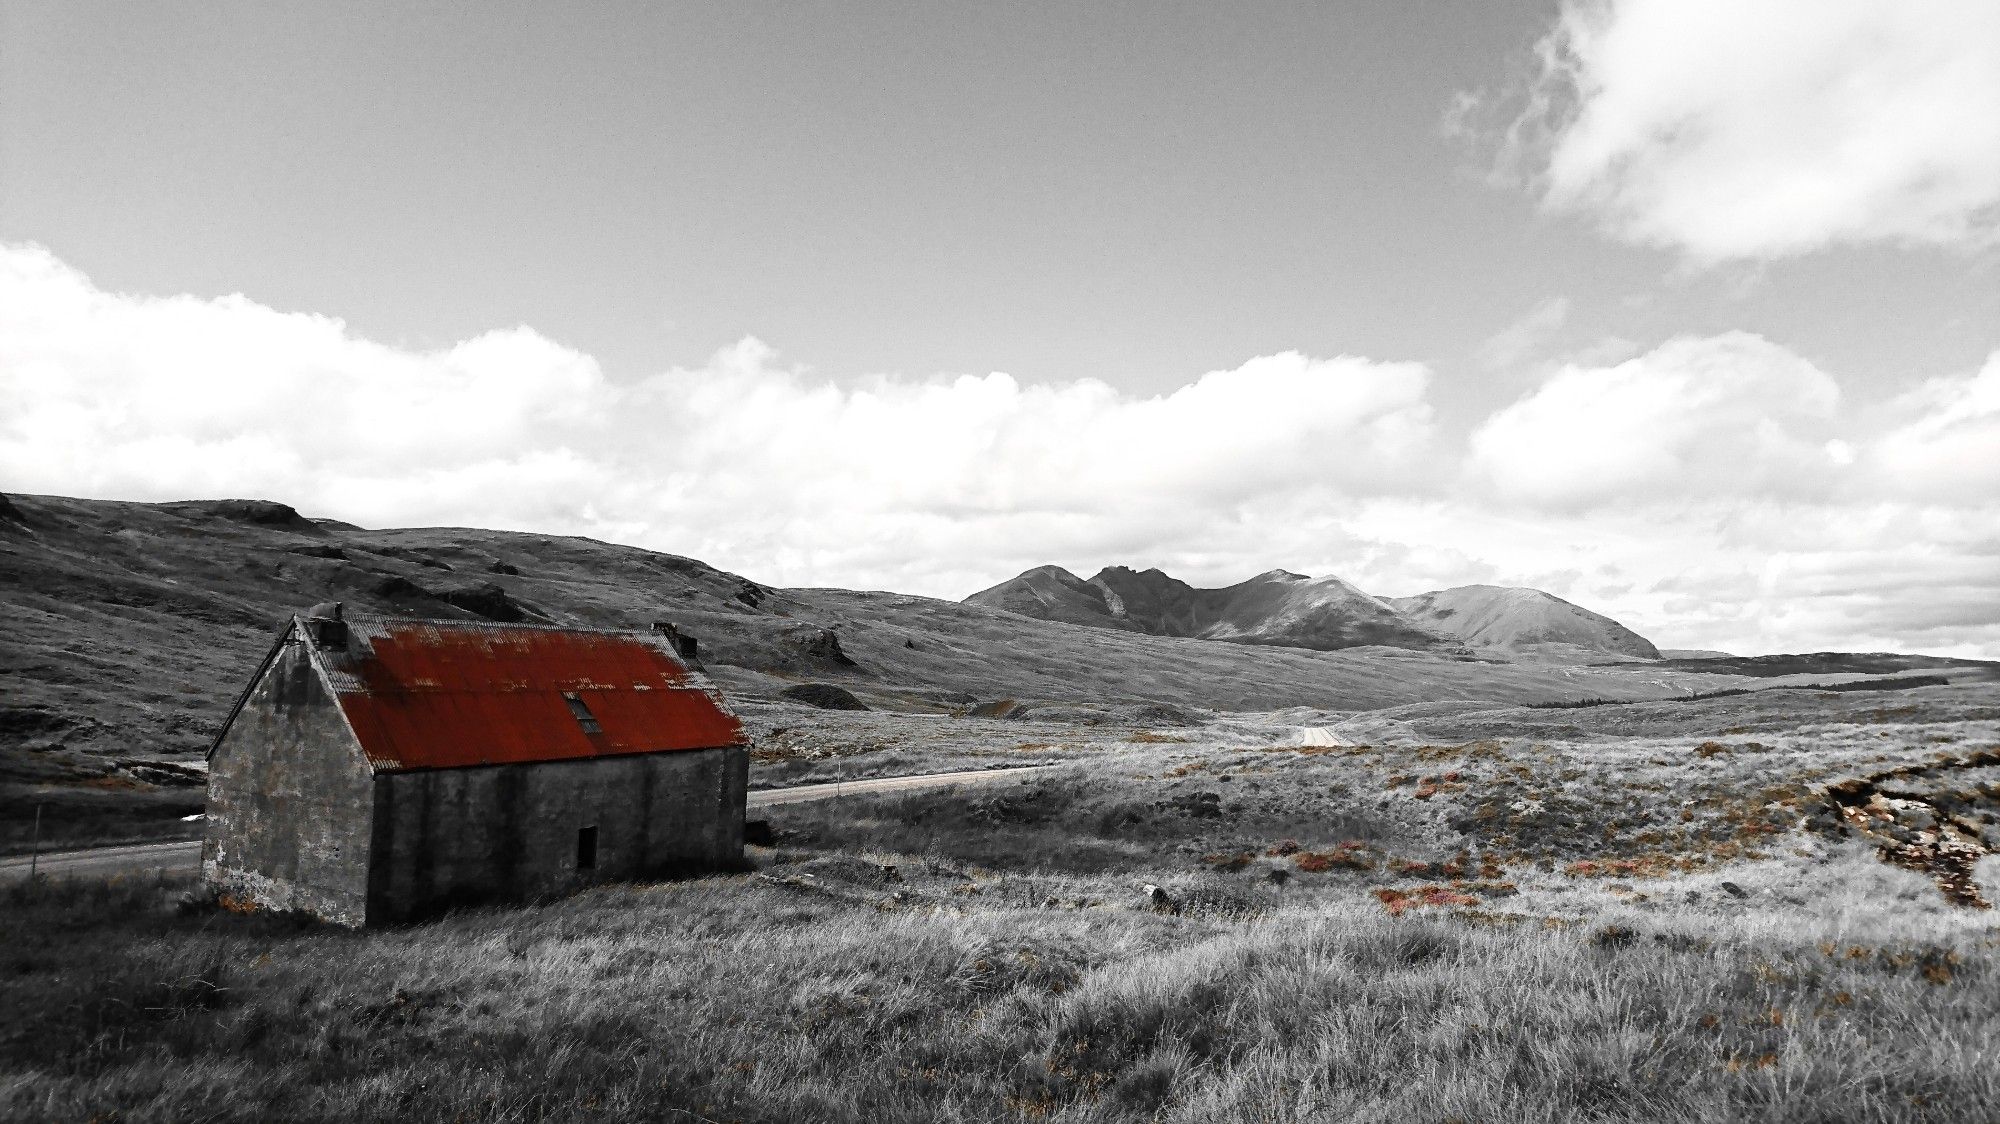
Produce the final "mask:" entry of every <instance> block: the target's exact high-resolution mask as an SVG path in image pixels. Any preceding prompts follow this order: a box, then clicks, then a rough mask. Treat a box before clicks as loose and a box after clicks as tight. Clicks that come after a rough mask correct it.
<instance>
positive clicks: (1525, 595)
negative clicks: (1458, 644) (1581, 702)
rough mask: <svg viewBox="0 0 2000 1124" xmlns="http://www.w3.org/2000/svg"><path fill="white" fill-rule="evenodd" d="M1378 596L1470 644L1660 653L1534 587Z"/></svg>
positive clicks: (1567, 652) (1645, 656)
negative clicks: (1412, 595) (1405, 595)
mask: <svg viewBox="0 0 2000 1124" xmlns="http://www.w3.org/2000/svg"><path fill="white" fill-rule="evenodd" d="M1383 600H1385V601H1386V602H1388V603H1389V604H1390V605H1393V606H1395V607H1396V608H1397V609H1400V610H1401V611H1402V612H1403V614H1404V615H1405V616H1407V617H1409V618H1410V619H1412V620H1414V621H1416V622H1419V623H1421V624H1424V625H1427V626H1429V627H1431V628H1434V629H1437V630H1438V631H1440V632H1444V633H1447V634H1449V635H1451V636H1454V637H1457V638H1458V639H1459V640H1462V641H1464V642H1465V643H1467V644H1469V645H1471V646H1473V647H1475V648H1489V649H1500V650H1503V651H1508V652H1519V653H1536V652H1539V653H1544V654H1553V655H1557V656H1562V657H1567V658H1589V657H1590V656H1592V655H1605V656H1626V657H1630V658H1632V659H1641V660H1657V659H1659V658H1660V651H1659V649H1657V648H1655V647H1653V642H1652V641H1650V640H1647V639H1646V638H1645V637H1643V636H1641V635H1639V634H1638V633H1636V632H1633V631H1632V630H1631V629H1629V628H1626V627H1625V626H1624V625H1622V624H1619V623H1618V622H1617V621H1614V620H1612V619H1611V618H1610V617H1607V616H1605V615H1603V614H1602V613H1593V612H1591V611H1590V610H1589V609H1586V608H1583V607H1582V606H1580V605H1573V604H1571V603H1570V602H1568V601H1565V600H1563V599H1562V598H1560V597H1557V596H1556V595H1555V594H1553V593H1544V592H1542V591H1541V590H1539V589H1521V588H1518V587H1510V586H1498V585H1462V586H1457V587H1455V588H1453V589H1440V590H1434V591H1432V592H1430V593H1419V594H1417V595H1416V596H1414V597H1388V598H1384V599H1383Z"/></svg>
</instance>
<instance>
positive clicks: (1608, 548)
mask: <svg viewBox="0 0 2000 1124" xmlns="http://www.w3.org/2000/svg"><path fill="white" fill-rule="evenodd" d="M1430 386H1431V375H1430V372H1429V371H1427V370H1426V369H1425V368H1424V367H1423V366H1421V365H1418V364H1413V363H1394V362H1378V361H1373V360H1368V359H1361V358H1355V357H1339V358H1332V359H1317V358H1312V357H1308V356H1305V355H1301V354H1297V353H1290V352H1287V353H1281V354H1277V355H1269V356H1264V357H1260V358H1255V359H1251V360H1249V361H1248V362H1245V363H1243V364H1241V365H1239V366H1237V367H1234V368H1230V369H1228V370H1221V371H1214V372H1211V373H1208V374H1206V375H1203V376H1201V377H1200V378H1198V379H1196V380H1194V381H1193V382H1191V383H1189V384H1187V385H1185V386H1182V387H1180V388H1179V389H1177V390H1175V391H1173V392H1171V393H1168V394H1163V395H1158V396H1150V397H1148V396H1135V395H1131V394H1127V393H1124V392H1121V391H1119V390H1117V389H1116V388H1114V387H1112V386H1110V385H1108V384H1106V383H1103V382H1101V381H1097V380H1092V379H1082V380H1078V381H1075V382H1070V383H1063V384H1056V385H1030V384H1024V383H1022V382H1020V381H1018V380H1016V379H1013V378H1011V377H1009V376H1007V375H1004V374H985V375H966V376H956V377H941V378H935V379H900V378H865V379H860V380H853V381H846V382H834V381H832V380H828V379H825V378H822V377H819V376H816V375H814V374H813V373H812V372H811V371H810V370H809V369H806V368H803V367H799V366H796V365H791V364H787V363H786V362H785V361H784V360H783V359H782V357H781V356H779V355H778V354H777V353H776V352H775V351H773V350H772V349H771V348H770V347H768V346H766V345H764V344H762V343H760V342H758V341H756V340H754V339H746V340H743V341H740V342H738V343H736V344H734V345H732V346H730V347H727V348H724V349H723V350H722V351H720V352H718V353H717V354H716V355H715V356H714V357H713V358H712V359H710V360H709V361H708V362H706V363H704V364H702V365H700V366H698V367H692V368H687V369H674V370H667V371H662V372H659V373H657V374H655V375H652V376H649V377H647V378H643V379H639V380H636V381H629V382H621V381H617V380H613V379H611V378H609V377H607V376H606V375H605V373H604V372H603V371H602V370H601V369H600V367H599V366H598V364H597V363H596V361H595V360H593V359H592V358H591V357H590V356H588V355H586V354H583V353H582V352H579V351H577V350H575V349H573V348H570V347H566V346H564V345H562V344H560V343H557V342H555V341H552V340H550V339H548V338H546V337H544V336H542V335H540V334H539V333H537V332H535V331H533V330H532V329H530V328H526V327H516V328H509V329H504V330H498V331H493V332H488V333H484V334H482V335H479V336H477V337H475V338H473V339H470V340H467V341H465V342H463V343H460V344H458V345H456V346H453V347H450V348H444V349H440V350H434V351H414V350H409V349H403V348H396V347H388V346H384V345H381V344H378V343H375V342H372V341H369V340H367V339H365V338H362V337H360V336H357V335H356V334H355V333H354V332H353V331H352V330H350V329H349V328H348V327H347V326H346V325H344V324H342V323H341V322H340V321H338V320H334V319H330V318H327V317H323V316H314V315H306V314H298V313H286V312H280V311H277V310H274V309H271V308H268V307H265V306H262V305H259V304H257V303H256V302H254V301H251V300H247V299H245V298H242V297H224V298H217V299H204V298H197V297H191V296H175V297H147V296H133V295H123V294H117V293H109V292H105V291H102V290H100V289H98V288H96V287H95V286H94V285H92V284H91V283H90V282H89V280H88V279H87V278H85V277H83V276H82V275H80V274H78V273H77V272H76V271H74V270H72V269H70V268H68V267H67V266H65V265H63V264H62V263H61V262H59V261H57V260H56V259H55V258H53V257H52V256H50V255H49V254H48V253H46V252H45V251H42V250H39V249H36V248H33V247H0V480H4V482H5V483H4V486H5V487H6V488H7V490H10V491H16V492H54V493H62V494H71V495H89V496H100V497H109V498H123V499H140V500H164V499H185V498H193V497H204V496H206V497H219V496H230V495H236V496H254V497H264V498H275V499H282V500H284V501H286V502H289V503H292V504H294V505H296V506H298V507H300V508H301V509H303V510H305V511H308V512H310V513H312V514H317V515H332V516H337V517H340V518H344V519H349V520H352V521H355V522H359V523H363V524H369V525H376V526H410V525H425V524H456V525H472V526H485V527H501V528H511V529H519V530H533V531H541V532H546V533H564V534H588V535H593V536H595V537H598V538H603V539H608V540H612V541H619V542H628V543H634V544H637V545H641V546H646V547H650V548H653V549H658V550H665V551H671V552H674V553H679V554H687V555H693V556H695V557H699V558H703V559H705V560H707V561H710V562H712V563H715V564H717V565H721V566H724V567H727V568H730V569H734V570H738V571H740V572H744V573H746V574H748V575H750V576H752V577H755V578H757V579H758V580H762V581H769V582H776V583H780V584H823V585H840V586H848V587H868V588H887V589H896V590H901V591H905V592H913V593H927V594H932V595H938V596H948V597H958V596H963V595H964V594H966V593H969V592H971V591H972V590H974V589H978V588H981V587H983V586H985V585H988V584H991V583H992V582H994V581H996V580H999V579H1000V578H1004V577H1007V576H1010V575H1011V574H1013V573H1015V572H1018V571H1019V570H1022V569H1025V568H1027V567H1028V566H1031V565H1037V564H1041V563H1044V562H1051V561H1054V562H1061V563H1065V564H1068V565H1071V566H1073V567H1076V568H1079V569H1085V570H1088V569H1091V568H1094V567H1095V566H1098V565H1104V564H1109V563H1130V564H1136V565H1161V566H1164V567H1166V568H1168V569H1170V570H1172V571H1173V572H1176V573H1178V574H1180V575H1182V576H1184V577H1187V578H1189V579H1190V580H1194V581H1198V582H1207V583H1221V582H1229V581H1237V580H1241V579H1242V578H1244V577H1247V576H1249V575H1250V574H1253V573H1257V572H1260V571H1263V570H1267V569H1269V568H1271V567H1272V566H1277V565H1282V566H1286V567H1288V568H1290V569H1294V570H1300V571H1304V572H1309V573H1337V574H1340V575H1342V576H1344V577H1347V578H1349V579H1350V580H1353V581H1355V582H1357V583H1358V584H1360V585H1361V586H1362V587H1363V588H1365V589H1370V590H1373V591H1376V592H1379V593H1384V594H1405V593H1415V592H1419V591H1421V590H1423V589H1427V588H1439V587H1442V586H1446V585H1453V584H1463V583H1467V582H1475V581H1477V582H1498V583H1504V584H1527V585H1536V586H1540V587H1542V588H1547V589H1549V590H1550V591H1551V592H1554V593H1557V594H1559V595H1561V596H1565V597H1569V598H1571V599H1572V600H1575V601H1578V602H1579V603H1582V604H1585V605H1588V606H1591V607H1593V608H1597V609H1600V610H1602V611H1605V612H1609V613H1611V614H1613V615H1614V616H1618V617H1620V618H1621V619H1625V620H1626V621H1627V623H1630V624H1631V625H1633V626H1634V627H1635V628H1638V629H1639V630H1640V631H1641V632H1642V633H1644V634H1646V635H1648V636H1650V637H1652V638H1653V639H1655V640H1656V641H1658V642H1660V643H1663V644H1668V645H1674V646H1689V647H1708V646H1719V647H1731V648H1739V649H1742V650H1752V651H1759V650H1774V649H1781V648H1789V649H1797V648H1808V647H1809V648H1830V647H1856V646H1865V647H1877V648H1890V647H1921V648H1928V649H1931V650H1940V651H1956V652H1964V653H1977V652H1986V653H1989V654H1996V655H2000V620H1995V619H1994V615H1993V612H1992V610H1991V608H1990V607H1991V606H1992V605H1994V604H2000V499H1996V498H1995V497H1996V496H2000V488H1996V487H1995V486H1994V485H1995V484H1996V482H2000V463H1996V450H2000V355H1996V356H1995V357H1994V358H1992V359H1989V360H1988V361H1987V362H1986V364H1985V365H1984V366H1983V367H1982V368H1981V369H1979V370H1978V371H1976V372H1972V373H1962V374H1958V375H1954V376H1951V377H1945V378H1940V379H1936V380H1933V381H1931V382H1929V383H1926V384H1924V385H1923V386H1922V387H1920V388H1918V389H1917V390H1914V391H1912V392H1910V393H1909V394H1906V395H1904V396H1903V397H1902V398H1900V399H1897V400H1895V401H1893V402H1889V403H1884V404H1869V403H1862V404H1858V405H1856V404H1850V403H1846V402H1845V401H1844V396H1843V395H1842V393H1841V391H1840V388H1839V386H1838V384H1837V383H1836V381H1835V379H1834V378H1833V377H1832V376H1831V375H1830V374H1828V373H1826V372H1823V371H1820V370H1819V369H1817V368H1816V367H1814V366H1813V365H1812V364H1811V363H1809V362H1808V361H1806V360H1805V359H1804V358H1802V357H1800V356H1798V355H1796V354H1794V353H1792V352H1791V351H1789V350H1787V349H1786V348H1784V347H1783V346H1781V345H1780V344H1778V343H1775V342H1772V341H1769V340H1766V339H1763V338H1761V337H1758V336H1754V335H1750V334H1747V333H1727V334H1723V335H1719V336H1713V337H1688V338H1682V339H1675V340H1669V341H1667V342H1665V343H1663V344H1660V345H1659V346H1656V347H1654V348H1652V349H1651V350H1648V351H1645V352H1643V353H1641V354H1639V355H1636V356H1633V357H1630V358H1621V359H1620V360H1618V361H1616V362H1604V363H1599V364H1596V365H1588V364H1586V363H1585V362H1584V361H1581V360H1578V361H1575V362H1572V363H1571V364H1570V365H1568V366H1566V367H1563V368H1561V369H1559V370H1556V371H1555V372H1554V373H1552V374H1550V375H1549V376H1548V377H1547V378H1546V379H1545V380H1544V381H1543V382H1541V383H1540V384H1539V385H1538V386H1536V387H1535V388H1534V389H1532V390H1530V391H1529V392H1527V393H1526V394H1524V395H1523V396H1522V398H1521V399H1520V400H1519V401H1517V402H1515V403H1514V404H1512V405H1510V406H1508V407H1506V408H1504V409H1501V410H1499V411H1497V412H1496V413H1495V414H1494V415H1493V416H1492V417H1490V418H1488V419H1487V420H1486V421H1485V422H1484V423H1483V424H1481V425H1479V426H1478V427H1477V428H1475V429H1474V431H1473V432H1472V433H1471V435H1470V437H1469V438H1457V437H1454V436H1453V435H1452V434H1451V433H1450V432H1448V431H1445V430H1443V429H1441V428H1440V427H1439V425H1438V423H1437V422H1436V421H1435V420H1434V419H1433V416H1432V411H1431V406H1430V401H1429V393H1430Z"/></svg>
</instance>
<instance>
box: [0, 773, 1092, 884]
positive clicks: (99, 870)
mask: <svg viewBox="0 0 2000 1124" xmlns="http://www.w3.org/2000/svg"><path fill="white" fill-rule="evenodd" d="M1049 768H1053V766H1050V765H1027V766H1023V767H1021V768H1016V769H966V770H963V771H961V772H956V773H926V774H924V775H922V776H916V777H875V778H872V779H869V780H862V781H839V782H836V783H834V784H805V785H799V786H797V787H795V788H764V789H756V790H754V791H752V792H751V793H750V801H749V803H750V807H752V808H763V807H768V806H770V805H772V804H796V803H798V802H799V801H801V800H827V799H831V798H833V797H836V796H851V795H858V794H860V793H864V792H904V791H908V790H911V789H919V788H938V787H940V786H943V785H953V784H977V783H980V782H982V781H995V780H1003V779H1006V778H1008V777H1024V776H1027V775H1028V774H1031V773H1039V772H1041V771H1042V770H1043V769H1049ZM200 862H201V844H200V843H199V842H195V841H192V840H188V841H182V842H176V843H133V844H128V845H126V846H122V847H93V848H91V849H90V850H88V851H57V852H53V853H50V854H46V855H43V856H42V857H41V861H40V862H39V863H38V864H36V869H37V870H39V871H40V872H41V873H43V874H48V875H61V876H63V877H65V878H77V877H89V876H92V875H112V874H131V873H133V872H134V871H147V870H173V869H188V870H192V869H194V867H195V866H196V865H197V864H199V863H200ZM28 867H29V861H28V856H26V855H19V856H16V857H13V858H5V859H0V882H11V881H18V880H20V879H23V878H26V877H27V876H28Z"/></svg>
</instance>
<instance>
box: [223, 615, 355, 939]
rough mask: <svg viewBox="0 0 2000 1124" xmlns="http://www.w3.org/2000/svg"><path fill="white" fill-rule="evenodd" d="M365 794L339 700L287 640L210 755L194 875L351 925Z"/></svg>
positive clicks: (299, 646)
mask: <svg viewBox="0 0 2000 1124" xmlns="http://www.w3.org/2000/svg"><path fill="white" fill-rule="evenodd" d="M373 790H374V779H373V776H372V774H371V773H370V770H369V768H368V763H367V760H366V759H365V758H364V757H363V756H362V753H361V748H360V747H359V746H358V745H356V744H355V742H354V735H353V734H352V733H351V732H350V731H349V730H348V728H347V723H346V721H345V720H344V719H343V718H342V717H341V715H340V710H339V703H338V702H337V701H336V700H335V699H334V697H333V696H332V694H330V693H329V692H328V691H327V690H326V687H325V684H324V683H323V682H322V681H321V680H320V677H319V676H318V674H317V673H316V672H315V671H314V669H313V667H312V664H311V661H310V659H309V658H308V656H307V655H306V649H305V645H304V644H303V643H302V642H300V641H299V640H298V638H297V637H296V636H294V637H292V638H290V639H288V640H287V641H286V643H285V645H284V647H283V648H282V650H281V651H279V653H278V654H277V656H276V657H275V658H274V659H273V660H272V661H271V664H270V666H269V667H268V668H267V669H266V670H265V673H264V676H263V678H261V679H260V680H258V682H257V685H256V686H255V688H253V689H252V691H251V692H250V696H249V698H248V699H247V700H246V701H245V702H244V704H243V709H242V710H241V711H240V712H239V713H238V714H237V715H236V720H235V721H234V722H233V723H231V724H230V727H229V731H228V733H227V734H225V735H224V737H223V739H222V742H221V744H219V745H217V746H216V747H215V752H214V754H213V755H212V756H211V757H210V758H209V765H208V817H207V821H206V825H205V835H204V838H203V842H202V872H203V875H204V877H205V878H206V879H207V880H208V882H209V884H210V885H212V886H214V887H215V888H216V889H218V890H219V891H221V892H223V893H228V894H233V895H237V896H239V897H242V898H247V899H248V900H250V901H253V902H255V903H257V904H258V905H261V906H264V907H266V908H270V909H298V910H306V911H309V912H312V913H315V914H318V915H319V916H321V917H324V918H326V919H327V920H329V921H337V922H340V923H342V924H347V925H360V924H362V923H363V922H364V921H365V920H366V917H367V900H368V897H367V895H368V839H369V817H370V814H371V812H372V808H373V797H374V791H373Z"/></svg>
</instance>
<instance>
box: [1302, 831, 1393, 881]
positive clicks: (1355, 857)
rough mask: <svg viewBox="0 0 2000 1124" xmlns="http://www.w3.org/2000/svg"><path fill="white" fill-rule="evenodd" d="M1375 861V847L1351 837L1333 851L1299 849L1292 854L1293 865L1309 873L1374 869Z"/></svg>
mask: <svg viewBox="0 0 2000 1124" xmlns="http://www.w3.org/2000/svg"><path fill="white" fill-rule="evenodd" d="M1375 863H1376V858H1375V854H1374V851H1373V849H1372V848H1370V847H1369V846H1368V844H1366V843H1363V842H1361V841H1360V840H1358V839H1350V840H1348V841H1347V842H1345V843H1342V844H1341V845H1340V846H1338V847H1335V848H1334V849H1333V850H1331V851H1299V852H1297V853H1295V854H1293V855H1292V865H1293V866H1296V867H1298V868H1299V869H1300V870H1302V871H1305V872H1306V873H1307V874H1324V873H1326V872H1327V871H1329V870H1374V869H1375Z"/></svg>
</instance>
